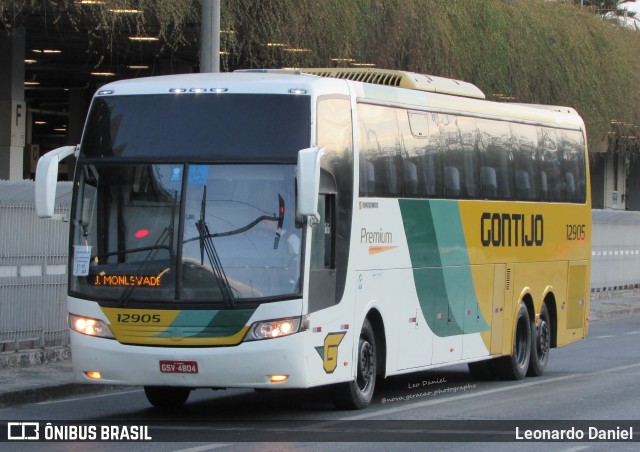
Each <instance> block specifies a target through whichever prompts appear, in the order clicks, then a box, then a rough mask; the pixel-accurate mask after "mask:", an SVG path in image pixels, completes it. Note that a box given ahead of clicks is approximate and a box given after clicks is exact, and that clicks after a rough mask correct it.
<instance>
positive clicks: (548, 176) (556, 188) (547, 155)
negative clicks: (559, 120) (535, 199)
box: [540, 128, 566, 202]
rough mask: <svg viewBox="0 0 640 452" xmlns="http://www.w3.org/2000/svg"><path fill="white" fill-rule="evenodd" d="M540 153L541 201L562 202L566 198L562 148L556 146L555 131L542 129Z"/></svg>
mask: <svg viewBox="0 0 640 452" xmlns="http://www.w3.org/2000/svg"><path fill="white" fill-rule="evenodd" d="M541 141H542V143H541V145H542V153H541V155H540V171H541V174H540V176H541V180H540V186H541V187H542V190H543V194H544V195H545V196H546V197H545V198H543V201H551V202H564V201H565V200H566V187H565V177H564V175H563V174H562V173H563V166H564V165H563V164H562V160H563V159H562V149H560V148H559V146H558V141H557V137H556V131H555V130H554V129H547V128H544V129H542V140H541Z"/></svg>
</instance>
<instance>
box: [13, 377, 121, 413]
mask: <svg viewBox="0 0 640 452" xmlns="http://www.w3.org/2000/svg"><path fill="white" fill-rule="evenodd" d="M130 387H131V386H116V385H90V384H81V383H61V384H57V385H53V386H41V387H37V388H30V389H21V390H18V391H13V392H7V393H4V394H0V408H8V407H12V406H17V405H26V404H30V403H42V402H47V401H51V400H59V399H63V398H66V397H69V396H73V395H83V394H91V393H99V392H106V391H112V390H117V389H123V388H130Z"/></svg>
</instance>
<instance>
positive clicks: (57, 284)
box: [0, 181, 71, 352]
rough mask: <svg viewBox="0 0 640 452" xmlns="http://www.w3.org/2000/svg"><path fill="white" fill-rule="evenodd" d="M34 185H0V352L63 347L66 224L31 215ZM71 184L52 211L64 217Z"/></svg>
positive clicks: (61, 187)
mask: <svg viewBox="0 0 640 452" xmlns="http://www.w3.org/2000/svg"><path fill="white" fill-rule="evenodd" d="M34 185H35V184H34V183H33V182H32V181H21V182H13V183H9V182H6V181H2V182H0V352H2V351H17V350H23V349H33V348H43V347H49V346H59V345H65V344H67V343H68V337H69V332H68V329H67V322H66V292H67V274H66V273H67V266H66V260H67V254H68V251H67V249H68V248H67V241H68V231H69V225H68V223H66V222H62V221H48V220H41V219H39V218H38V217H37V216H36V213H35V205H34ZM70 191H71V184H70V183H60V184H59V185H58V193H59V195H60V198H59V199H58V200H57V202H56V213H60V214H63V215H66V216H67V217H68V216H69V199H70V197H69V193H70Z"/></svg>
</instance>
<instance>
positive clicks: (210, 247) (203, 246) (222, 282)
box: [196, 185, 236, 308]
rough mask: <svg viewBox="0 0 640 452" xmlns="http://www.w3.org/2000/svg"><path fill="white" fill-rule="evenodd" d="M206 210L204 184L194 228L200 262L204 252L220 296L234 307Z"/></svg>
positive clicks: (201, 262) (234, 303)
mask: <svg viewBox="0 0 640 452" xmlns="http://www.w3.org/2000/svg"><path fill="white" fill-rule="evenodd" d="M206 210H207V186H206V185H205V186H204V187H203V189H202V203H201V205H200V220H198V221H196V229H197V230H198V238H199V239H200V264H201V265H204V254H205V252H206V253H207V258H208V259H209V263H210V264H211V269H212V271H213V274H214V276H215V278H216V282H217V283H218V288H219V289H220V293H221V294H222V298H223V299H224V302H225V303H226V304H227V306H229V307H230V308H235V307H236V301H235V297H234V296H233V292H232V291H231V285H230V284H229V280H228V279H227V275H226V273H225V272H224V268H223V267H222V262H221V261H220V256H218V252H217V251H216V247H215V245H214V244H213V237H216V235H215V234H214V235H212V234H210V233H209V227H208V226H207V222H206V221H205V215H206Z"/></svg>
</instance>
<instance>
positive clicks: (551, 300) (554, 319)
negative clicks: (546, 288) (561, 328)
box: [543, 292, 558, 348]
mask: <svg viewBox="0 0 640 452" xmlns="http://www.w3.org/2000/svg"><path fill="white" fill-rule="evenodd" d="M543 303H544V304H545V305H546V306H547V312H548V313H549V323H550V326H551V348H556V347H557V346H558V306H557V304H556V297H555V296H554V294H553V292H550V293H548V294H547V295H546V296H545V298H544V302H543Z"/></svg>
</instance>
